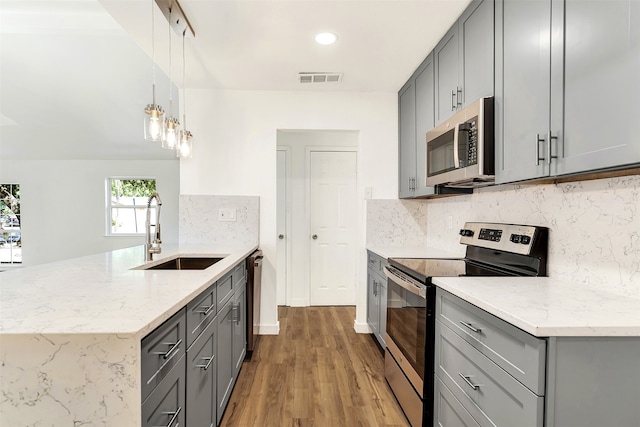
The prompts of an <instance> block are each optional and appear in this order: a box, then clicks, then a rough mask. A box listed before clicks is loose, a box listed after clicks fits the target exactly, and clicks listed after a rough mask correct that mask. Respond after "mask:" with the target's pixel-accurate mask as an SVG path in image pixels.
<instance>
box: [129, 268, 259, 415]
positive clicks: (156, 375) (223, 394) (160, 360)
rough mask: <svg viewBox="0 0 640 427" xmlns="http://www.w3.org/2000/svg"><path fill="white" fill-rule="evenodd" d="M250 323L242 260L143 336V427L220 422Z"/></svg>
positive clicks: (236, 375)
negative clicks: (248, 321)
mask: <svg viewBox="0 0 640 427" xmlns="http://www.w3.org/2000/svg"><path fill="white" fill-rule="evenodd" d="M246 322H247V318H246V262H245V260H242V261H241V262H239V263H238V264H237V265H236V266H235V267H234V268H233V269H232V270H231V271H229V272H228V273H227V274H225V275H224V276H223V277H222V278H220V279H219V280H218V281H216V282H215V283H214V284H213V285H211V286H210V287H209V288H208V289H207V290H205V291H204V292H202V293H201V294H200V295H198V296H197V297H195V298H194V299H193V300H191V301H190V302H189V303H187V305H186V306H185V307H184V308H182V309H181V310H180V311H179V312H178V313H176V314H175V315H173V316H172V317H171V318H170V319H169V320H167V321H166V322H164V323H163V324H162V325H160V326H159V327H158V328H156V329H155V330H154V331H153V332H151V333H150V334H149V335H147V336H146V337H144V338H143V340H142V343H141V354H142V356H141V357H142V359H141V371H142V375H141V378H142V402H143V403H142V418H143V419H142V425H143V427H151V426H154V427H157V426H172V427H177V426H178V425H180V426H183V425H187V426H195V427H212V426H216V425H217V424H219V423H220V420H221V419H222V415H223V413H224V409H225V407H226V405H227V403H228V401H229V397H230V396H231V391H232V390H233V386H234V384H235V381H236V379H237V377H238V374H239V371H240V368H241V367H242V361H243V360H244V356H245V354H246ZM185 421H186V423H185Z"/></svg>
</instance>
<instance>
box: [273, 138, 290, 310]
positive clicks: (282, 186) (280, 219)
mask: <svg viewBox="0 0 640 427" xmlns="http://www.w3.org/2000/svg"><path fill="white" fill-rule="evenodd" d="M277 153H278V163H277V171H278V172H277V173H278V185H277V187H278V188H277V194H276V198H277V205H278V207H277V214H276V216H277V220H276V221H277V226H276V232H277V233H278V236H277V238H278V240H277V244H276V251H277V258H278V261H277V266H276V288H277V301H278V305H286V304H287V277H288V274H287V264H288V263H287V259H288V250H287V249H288V248H287V246H288V245H287V242H288V241H289V239H288V237H289V236H288V235H287V234H288V232H287V202H288V200H287V176H288V171H287V151H286V150H278V152H277Z"/></svg>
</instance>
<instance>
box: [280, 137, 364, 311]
mask: <svg viewBox="0 0 640 427" xmlns="http://www.w3.org/2000/svg"><path fill="white" fill-rule="evenodd" d="M358 143H359V135H358V132H357V131H294V130H286V131H284V130H282V131H278V135H277V144H278V147H288V148H289V153H290V158H291V164H290V165H289V169H290V175H289V178H290V182H289V185H290V190H291V191H290V196H291V197H290V203H289V218H288V220H289V221H291V224H290V227H291V228H290V229H291V235H290V236H289V237H290V238H289V239H288V243H289V244H290V250H291V255H290V257H289V261H290V262H291V263H292V265H293V266H295V268H293V269H289V271H290V272H291V277H290V278H289V281H290V282H289V285H290V288H289V289H288V291H289V292H285V289H278V300H277V301H278V304H279V305H285V304H286V305H291V306H308V305H309V296H310V289H309V286H310V275H309V274H310V273H309V272H310V264H309V249H310V248H309V234H310V232H309V224H308V218H309V216H308V214H307V203H306V202H307V176H308V171H307V148H312V147H314V148H315V147H324V148H323V149H329V148H330V147H334V148H335V147H352V148H354V149H357V147H358V145H359V144H358ZM280 255H281V254H278V256H280ZM287 293H288V295H286V298H285V294H287Z"/></svg>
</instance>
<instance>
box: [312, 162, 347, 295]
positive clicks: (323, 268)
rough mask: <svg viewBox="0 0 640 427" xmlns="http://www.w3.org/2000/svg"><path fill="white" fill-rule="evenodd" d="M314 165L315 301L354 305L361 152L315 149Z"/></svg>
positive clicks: (313, 284)
mask: <svg viewBox="0 0 640 427" xmlns="http://www.w3.org/2000/svg"><path fill="white" fill-rule="evenodd" d="M309 165H310V166H309V208H310V212H309V214H310V215H309V231H310V235H309V242H310V250H309V256H310V259H309V267H310V292H309V297H310V298H309V302H310V304H311V305H354V304H355V285H356V274H355V273H356V268H355V265H356V262H355V261H356V250H355V242H356V227H355V222H356V221H355V219H356V153H355V152H353V151H311V152H310V159H309Z"/></svg>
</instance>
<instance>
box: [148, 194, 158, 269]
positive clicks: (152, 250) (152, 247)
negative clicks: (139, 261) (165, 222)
mask: <svg viewBox="0 0 640 427" xmlns="http://www.w3.org/2000/svg"><path fill="white" fill-rule="evenodd" d="M153 199H155V200H156V223H155V224H154V238H153V240H151V202H152V201H153ZM161 207H162V199H160V195H159V194H158V193H153V194H152V195H151V196H149V200H148V201H147V220H146V222H145V234H146V236H145V237H146V239H145V244H144V254H145V260H146V261H151V260H153V254H159V253H161V252H162V248H161V247H160V244H161V243H162V239H161V238H160V208H161Z"/></svg>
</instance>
